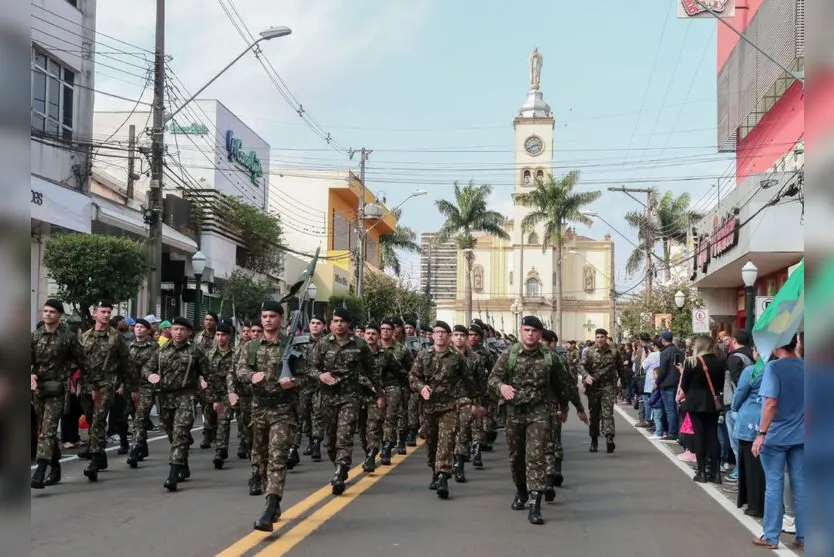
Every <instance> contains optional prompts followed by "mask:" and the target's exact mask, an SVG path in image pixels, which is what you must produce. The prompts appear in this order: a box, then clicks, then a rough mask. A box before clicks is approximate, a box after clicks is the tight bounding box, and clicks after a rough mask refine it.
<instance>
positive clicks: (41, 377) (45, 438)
mask: <svg viewBox="0 0 834 557" xmlns="http://www.w3.org/2000/svg"><path fill="white" fill-rule="evenodd" d="M31 350H32V357H31V362H32V373H33V374H35V375H37V378H38V387H37V389H36V390H35V392H34V393H33V396H32V403H33V404H34V406H35V414H36V415H37V418H38V431H37V434H38V449H37V457H36V458H37V460H38V461H48V462H50V463H51V464H52V465H53V466H54V465H55V464H56V463H57V462H58V460H59V459H60V458H61V449H60V445H59V443H58V424H59V423H60V422H61V417H62V416H63V414H64V402H65V400H64V399H65V397H66V389H67V380H68V379H69V377H70V375H71V373H72V371H73V370H74V369H75V368H77V367H83V365H84V351H83V350H82V348H81V344H80V343H79V342H78V335H76V334H75V333H73V332H72V331H70V330H69V327H68V326H67V325H64V324H61V325H58V329H56V331H55V332H54V333H50V332H49V331H47V330H46V329H45V328H44V327H40V328H38V329H36V330H34V331H32V347H31Z"/></svg>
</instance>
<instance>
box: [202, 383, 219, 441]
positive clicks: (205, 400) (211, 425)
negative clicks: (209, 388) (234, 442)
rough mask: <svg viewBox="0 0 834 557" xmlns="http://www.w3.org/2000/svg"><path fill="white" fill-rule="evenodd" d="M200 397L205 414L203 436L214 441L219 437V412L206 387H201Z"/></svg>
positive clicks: (203, 413)
mask: <svg viewBox="0 0 834 557" xmlns="http://www.w3.org/2000/svg"><path fill="white" fill-rule="evenodd" d="M198 397H199V399H200V410H201V411H202V412H201V413H202V416H203V437H206V438H208V439H209V440H212V441H213V440H214V439H216V438H217V418H218V416H217V412H215V411H214V405H213V404H212V403H211V401H210V400H209V397H208V393H207V392H206V390H205V389H200V392H199V393H198Z"/></svg>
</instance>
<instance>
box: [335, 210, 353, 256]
mask: <svg viewBox="0 0 834 557" xmlns="http://www.w3.org/2000/svg"><path fill="white" fill-rule="evenodd" d="M333 249H350V223H349V222H348V221H347V219H346V218H345V217H343V216H342V215H341V214H339V213H337V212H336V211H333Z"/></svg>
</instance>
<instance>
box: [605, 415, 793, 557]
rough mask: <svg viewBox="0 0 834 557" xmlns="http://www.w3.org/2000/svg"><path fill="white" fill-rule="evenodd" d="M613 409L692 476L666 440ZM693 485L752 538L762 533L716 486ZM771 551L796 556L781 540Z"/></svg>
mask: <svg viewBox="0 0 834 557" xmlns="http://www.w3.org/2000/svg"><path fill="white" fill-rule="evenodd" d="M614 410H616V411H617V413H619V414H620V416H622V418H623V419H624V420H625V421H627V422H628V423H629V424H631V425H632V426H634V428H635V429H636V430H637V431H639V432H640V434H641V435H643V437H645V438H646V439H647V440H648V441H649V442H650V443H651V444H652V445H654V446H655V448H657V449H658V451H660V454H662V455H663V456H665V457H666V458H668V459H669V460H671V461H672V463H673V464H674V465H675V466H677V467H678V468H680V469H681V470H683V471H684V472H685V473H686V475H687V476H689V477H691V476H692V468H690V466H689V465H688V464H686V463H685V462H683V461H681V460H680V459H678V455H676V454H675V453H674V452H673V451H672V449H670V448H669V447H668V446H667V445H669V443H668V442H666V443H664V442H662V441H658V440H657V439H649V437H650V436H651V433H650V432H649V431H647V430H646V429H645V428H642V427H636V424H637V420H635V419H634V418H632V417H631V416H630V415H629V414H628V412H626V411H625V410H623V409H622V408H620V407H619V406H618V405H616V404H615V405H614ZM693 483H694V482H693ZM695 485H697V486H698V487H700V488H701V489H703V490H704V491H705V492H706V493H707V495H709V496H710V497H712V498H713V499H714V500H715V501H716V502H717V503H718V504H719V505H721V507H723V509H724V510H725V511H727V512H728V513H730V514H731V515H733V517H734V518H735V519H736V520H738V521H739V523H741V525H742V526H744V527H745V528H747V529H748V530H749V531H750V533H751V534H753V537H754V538H758V537H759V536H761V535H762V526H761V524H759V523H758V522H756V521H755V520H753V519H752V518H751V517H749V516H747V515H746V514H744V512H743V511H742V510H741V509H739V508H737V507H736V506H735V505H734V504H732V503H730V500H729V499H727V497H726V496H725V495H724V494H723V493H721V491H719V490H718V488H716V487H715V486H713V485H712V484H708V483H707V484H702V483H695ZM783 535H791V536H792V534H783ZM771 551H772V552H773V553H769V555H778V556H779V557H796V553H795V552H794V551H793V550H791V549H788V547H787V546H786V545H785V544H783V543H781V542H780V544H779V549H776V550H771Z"/></svg>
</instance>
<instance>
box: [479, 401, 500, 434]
mask: <svg viewBox="0 0 834 557" xmlns="http://www.w3.org/2000/svg"><path fill="white" fill-rule="evenodd" d="M486 410H487V411H486V416H484V418H483V427H482V428H481V429H482V430H483V437H484V438H485V437H486V434H487V433H493V432H494V431H496V430H497V429H498V397H496V396H494V395H492V394H490V396H489V398H488V399H487V407H486Z"/></svg>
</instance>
